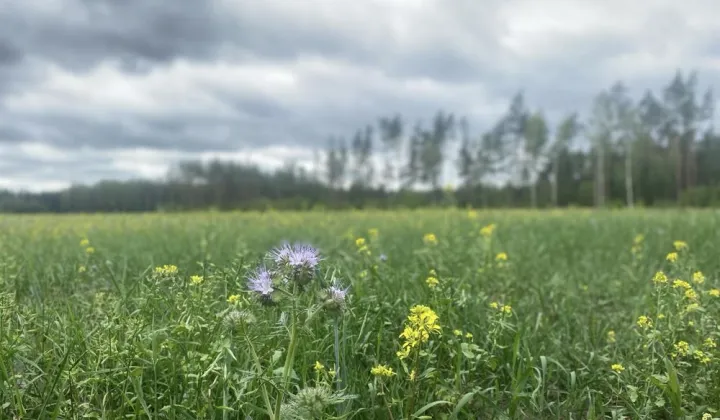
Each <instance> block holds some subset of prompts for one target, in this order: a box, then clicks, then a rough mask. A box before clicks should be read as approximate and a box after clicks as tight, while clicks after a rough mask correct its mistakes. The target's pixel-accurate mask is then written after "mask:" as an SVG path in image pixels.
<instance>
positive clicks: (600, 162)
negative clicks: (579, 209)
mask: <svg viewBox="0 0 720 420" xmlns="http://www.w3.org/2000/svg"><path fill="white" fill-rule="evenodd" d="M612 123H613V115H612V106H611V102H610V96H609V95H608V93H607V92H606V91H602V92H601V93H600V94H598V95H597V96H596V97H595V100H594V101H593V107H592V113H591V117H590V121H589V126H590V141H591V142H592V145H593V152H594V154H595V182H594V191H595V200H594V201H595V205H596V206H597V207H604V206H605V198H606V195H607V188H606V181H607V178H606V174H605V166H606V162H605V156H606V154H607V148H608V144H609V142H610V135H611V133H612V127H613V125H612Z"/></svg>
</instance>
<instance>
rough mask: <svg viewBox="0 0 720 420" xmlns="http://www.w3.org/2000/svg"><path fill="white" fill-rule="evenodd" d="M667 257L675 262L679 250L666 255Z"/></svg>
mask: <svg viewBox="0 0 720 420" xmlns="http://www.w3.org/2000/svg"><path fill="white" fill-rule="evenodd" d="M665 259H666V260H668V261H670V262H675V261H677V259H678V253H677V252H671V253H669V254H667V255H666V256H665Z"/></svg>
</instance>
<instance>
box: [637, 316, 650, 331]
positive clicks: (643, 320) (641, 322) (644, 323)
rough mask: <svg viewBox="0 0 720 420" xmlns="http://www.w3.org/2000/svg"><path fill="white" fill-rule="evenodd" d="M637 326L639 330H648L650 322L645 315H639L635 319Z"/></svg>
mask: <svg viewBox="0 0 720 420" xmlns="http://www.w3.org/2000/svg"><path fill="white" fill-rule="evenodd" d="M637 325H638V326H639V327H640V328H650V327H652V320H651V319H650V318H648V317H647V316H645V315H640V316H639V317H638V319H637Z"/></svg>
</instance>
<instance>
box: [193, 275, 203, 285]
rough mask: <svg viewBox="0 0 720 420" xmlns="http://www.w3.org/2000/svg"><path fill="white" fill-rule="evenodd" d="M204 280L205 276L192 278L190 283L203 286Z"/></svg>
mask: <svg viewBox="0 0 720 420" xmlns="http://www.w3.org/2000/svg"><path fill="white" fill-rule="evenodd" d="M204 280H205V279H204V278H203V276H190V283H192V284H194V285H196V286H197V285H198V284H201V283H202V282H203V281H204Z"/></svg>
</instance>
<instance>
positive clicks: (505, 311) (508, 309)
mask: <svg viewBox="0 0 720 420" xmlns="http://www.w3.org/2000/svg"><path fill="white" fill-rule="evenodd" d="M490 307H491V308H493V309H497V310H498V311H500V312H502V313H503V315H510V314H511V313H512V306H510V305H502V304H501V303H500V302H490Z"/></svg>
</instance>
